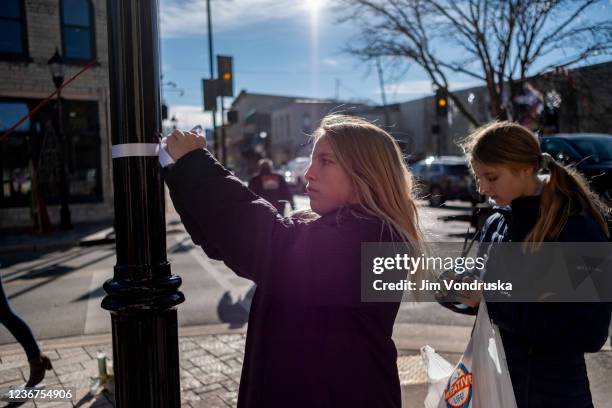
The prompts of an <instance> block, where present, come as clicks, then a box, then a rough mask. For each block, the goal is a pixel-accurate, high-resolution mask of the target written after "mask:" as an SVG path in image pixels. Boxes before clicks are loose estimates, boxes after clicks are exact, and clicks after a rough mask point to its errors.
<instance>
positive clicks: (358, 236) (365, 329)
mask: <svg viewBox="0 0 612 408" xmlns="http://www.w3.org/2000/svg"><path fill="white" fill-rule="evenodd" d="M166 183H167V184H168V187H169V188H170V194H171V197H172V201H173V203H174V206H175V208H176V210H177V211H178V213H179V215H180V216H181V219H182V221H183V224H184V225H185V227H186V229H187V231H188V232H189V234H191V238H192V239H193V241H194V242H195V243H196V244H198V245H200V246H201V247H202V248H203V249H204V251H205V252H206V254H207V255H208V256H209V257H211V258H213V259H219V260H223V261H224V262H225V263H226V264H227V265H228V266H229V267H230V268H231V269H232V270H233V271H235V272H236V273H237V274H238V275H240V276H242V277H245V278H248V279H251V280H253V281H254V282H255V283H256V284H257V290H256V292H255V295H254V297H253V301H252V305H251V311H250V316H249V325H248V332H247V340H246V350H245V356H244V364H243V367H242V377H241V380H240V391H239V394H238V407H248V408H256V407H262V408H274V407H283V408H286V407H292V408H295V407H309V408H313V407H330V408H331V407H333V408H337V407H352V408H354V407H368V408H372V407H397V408H399V407H400V406H401V390H400V384H399V378H398V372H397V363H396V360H397V351H396V349H395V344H394V343H393V340H392V339H391V335H392V332H393V323H394V321H395V317H396V315H397V312H398V309H399V302H396V303H362V302H361V300H360V279H361V278H360V276H361V275H360V261H361V243H362V242H377V241H380V240H381V239H386V240H389V235H390V234H384V233H382V231H384V229H383V227H382V223H381V221H380V220H378V219H372V218H371V217H368V216H366V215H365V214H359V210H358V209H357V208H356V207H350V208H344V209H341V210H338V211H336V212H333V213H330V214H326V215H324V216H323V217H321V218H318V219H316V220H310V221H306V220H299V219H293V218H283V217H281V216H280V215H279V214H278V213H277V211H276V210H275V209H274V208H273V207H272V206H271V205H270V204H269V203H268V202H266V201H265V200H263V199H261V198H259V197H258V196H256V195H255V194H253V193H252V192H251V191H250V190H249V189H247V188H246V187H244V186H243V185H242V183H241V182H240V181H239V180H238V179H237V178H235V177H233V176H232V175H231V174H230V173H229V172H228V171H227V170H225V169H224V168H223V167H222V166H221V165H220V164H219V163H218V162H217V161H216V160H214V159H213V158H212V156H211V155H210V153H209V152H208V151H207V150H196V151H193V152H190V153H189V154H187V155H185V156H184V157H183V158H181V159H180V160H178V162H177V163H176V164H175V165H174V166H173V167H172V168H171V169H170V170H167V171H166Z"/></svg>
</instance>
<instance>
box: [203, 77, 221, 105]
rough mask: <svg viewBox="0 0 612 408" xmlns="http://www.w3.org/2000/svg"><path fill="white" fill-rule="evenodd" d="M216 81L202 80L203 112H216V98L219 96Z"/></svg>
mask: <svg viewBox="0 0 612 408" xmlns="http://www.w3.org/2000/svg"><path fill="white" fill-rule="evenodd" d="M218 88H219V86H218V81H217V80H216V79H202V92H203V93H204V111H216V110H217V97H218V96H219V91H218Z"/></svg>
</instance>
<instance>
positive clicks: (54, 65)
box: [47, 48, 72, 230]
mask: <svg viewBox="0 0 612 408" xmlns="http://www.w3.org/2000/svg"><path fill="white" fill-rule="evenodd" d="M47 64H48V65H49V71H50V72H51V77H52V78H53V83H54V84H55V89H56V90H57V103H56V107H57V138H58V140H59V142H60V143H59V144H60V166H61V168H60V205H61V208H60V229H63V230H67V229H72V222H71V220H70V209H69V208H68V202H69V201H70V190H69V189H68V168H67V166H66V156H67V155H66V144H67V143H66V139H65V138H64V134H63V113H62V97H61V91H62V85H63V84H64V59H63V58H62V56H61V55H60V53H59V51H58V50H57V48H56V49H55V54H53V56H52V57H51V58H49V61H48V62H47Z"/></svg>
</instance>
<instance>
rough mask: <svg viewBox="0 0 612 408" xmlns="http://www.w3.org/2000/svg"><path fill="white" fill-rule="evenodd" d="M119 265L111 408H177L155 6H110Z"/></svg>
mask: <svg viewBox="0 0 612 408" xmlns="http://www.w3.org/2000/svg"><path fill="white" fill-rule="evenodd" d="M106 4H107V10H108V45H109V53H108V54H109V64H108V65H109V84H110V105H111V106H110V112H111V115H110V116H111V122H110V133H111V140H112V144H113V148H112V151H113V185H114V201H115V236H116V251H117V264H116V265H115V268H114V274H113V279H110V280H108V281H107V282H106V283H104V290H105V291H106V293H107V296H106V297H105V298H104V300H103V301H102V307H103V308H104V309H106V310H109V311H110V312H111V324H112V330H113V367H114V371H115V398H116V404H117V405H116V406H117V408H133V407H147V408H179V407H180V405H181V387H180V373H179V347H178V323H177V309H176V306H177V305H178V304H180V303H181V302H183V301H184V300H185V297H184V296H183V294H182V293H181V292H180V291H179V290H178V288H179V286H180V284H181V278H180V277H178V276H176V275H172V272H171V268H170V263H169V262H168V260H167V258H166V222H165V205H164V187H163V182H162V175H161V171H160V166H159V162H158V158H157V156H156V155H155V154H154V153H151V151H152V150H154V149H151V147H153V148H155V146H156V144H157V142H158V134H159V132H160V130H161V125H162V109H161V108H162V105H161V90H160V80H159V78H160V59H159V30H158V11H157V8H158V0H138V1H125V0H107V3H106Z"/></svg>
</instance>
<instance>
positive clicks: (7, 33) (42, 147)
mask: <svg viewBox="0 0 612 408" xmlns="http://www.w3.org/2000/svg"><path fill="white" fill-rule="evenodd" d="M106 25H107V24H106V1H104V0H2V1H1V2H0V32H2V33H3V36H2V38H0V134H2V133H4V132H5V131H6V130H7V129H8V128H10V127H11V126H12V125H13V124H14V123H15V122H17V121H18V120H19V119H20V118H21V117H22V116H23V115H25V114H27V113H28V112H30V111H31V110H32V109H33V108H34V107H35V106H37V105H38V104H39V103H40V101H42V100H43V99H45V98H46V97H47V96H48V95H49V94H50V93H52V92H53V91H54V90H55V85H54V83H53V80H52V76H51V73H50V70H49V66H48V63H47V62H48V60H49V58H50V57H51V56H52V55H53V54H54V52H55V50H56V48H57V50H58V51H59V53H60V54H61V55H62V57H63V59H64V61H65V80H68V79H69V78H71V77H72V76H73V75H74V74H75V73H77V72H78V71H79V70H81V69H82V68H83V67H84V66H85V65H86V64H87V62H88V61H91V60H92V59H95V60H96V64H95V65H94V66H93V67H92V68H90V69H89V70H87V71H86V72H85V73H83V74H82V75H81V76H80V77H79V78H78V79H76V80H75V81H74V82H72V83H71V84H70V85H68V86H67V87H66V88H65V89H64V90H63V91H62V98H63V102H62V112H63V115H62V120H61V122H60V121H58V117H59V115H58V111H57V110H56V103H55V99H53V100H52V101H51V102H50V103H49V104H47V105H45V106H44V107H42V108H41V109H40V111H39V112H38V113H36V114H34V115H33V116H31V117H30V118H29V119H28V120H27V121H26V122H24V123H23V124H22V125H21V126H20V127H19V128H18V129H17V130H16V131H15V132H14V133H12V134H11V135H10V136H8V137H7V138H5V139H4V140H1V141H0V169H1V171H2V190H1V194H0V228H6V227H27V226H30V225H32V222H33V221H32V220H33V217H32V215H31V206H32V190H33V188H34V189H36V186H38V188H39V191H41V192H42V196H43V198H44V201H45V204H46V207H47V210H48V214H49V216H50V219H51V223H52V225H54V226H57V225H58V223H59V182H58V181H59V178H58V174H59V165H58V163H59V155H58V152H59V151H60V150H59V146H60V140H61V139H60V138H58V137H57V130H58V123H61V124H62V128H63V131H62V134H63V135H64V138H63V139H64V140H65V143H66V151H67V154H66V156H67V157H66V160H67V163H68V169H69V175H68V184H69V190H70V210H71V215H72V221H73V223H79V222H92V221H101V220H109V219H112V216H113V198H112V179H111V158H110V154H109V153H110V145H111V141H110V136H109V126H108V124H109V86H108V52H107V32H106ZM34 168H35V170H33V169H34ZM33 175H35V177H34V179H33Z"/></svg>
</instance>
